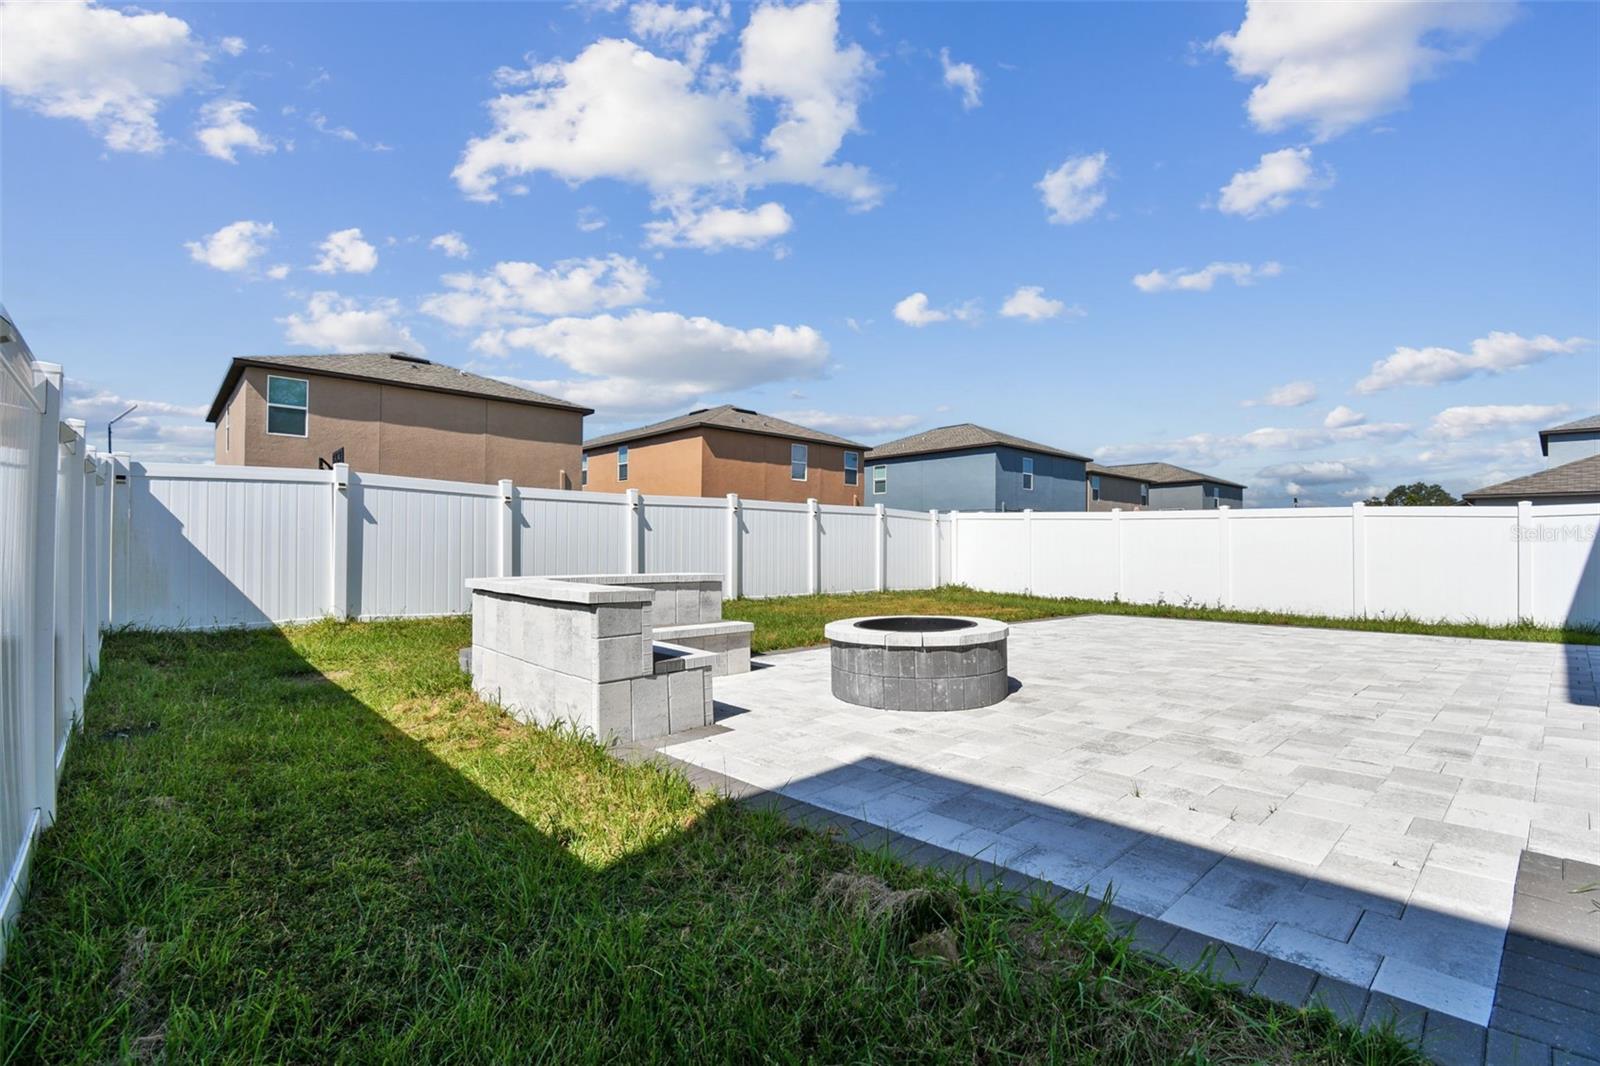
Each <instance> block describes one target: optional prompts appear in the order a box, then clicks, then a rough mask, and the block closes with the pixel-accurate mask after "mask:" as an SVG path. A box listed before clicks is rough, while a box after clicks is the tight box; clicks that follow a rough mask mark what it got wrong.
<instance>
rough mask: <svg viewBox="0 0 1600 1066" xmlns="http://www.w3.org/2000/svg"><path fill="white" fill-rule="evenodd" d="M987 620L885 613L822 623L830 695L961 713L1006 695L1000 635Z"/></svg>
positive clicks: (1003, 631)
mask: <svg viewBox="0 0 1600 1066" xmlns="http://www.w3.org/2000/svg"><path fill="white" fill-rule="evenodd" d="M1010 631H1011V627H1010V626H1008V625H1006V624H1005V623H1004V622H996V621H994V620H993V619H989V618H961V617H954V616H940V615H890V616H883V617H876V618H846V619H844V620H842V621H839V622H830V623H829V624H828V626H827V628H826V629H825V630H824V632H825V633H826V634H827V637H828V643H829V644H831V645H832V646H833V694H834V696H835V697H837V698H839V699H841V700H844V701H845V702H846V703H854V704H858V705H860V706H862V707H877V708H882V709H885V710H892V711H964V710H970V709H971V708H974V707H987V706H989V705H990V704H991V703H999V702H1000V701H1001V700H1003V699H1005V698H1006V693H1007V691H1008V685H1009V683H1010V682H1009V679H1008V677H1007V676H1006V635H1007V634H1008V633H1009V632H1010Z"/></svg>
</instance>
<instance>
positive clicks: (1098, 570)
mask: <svg viewBox="0 0 1600 1066" xmlns="http://www.w3.org/2000/svg"><path fill="white" fill-rule="evenodd" d="M955 525H956V533H955V535H954V540H955V548H956V561H955V566H954V567H953V571H949V572H953V575H954V580H956V581H959V582H961V583H962V584H966V585H972V586H974V587H975V588H982V589H989V590H992V591H996V592H1031V593H1033V594H1034V595H1037V596H1058V597H1059V596H1080V597H1084V598H1088V599H1097V600H1109V599H1112V598H1116V599H1121V600H1125V601H1129V602H1132V603H1160V602H1165V603H1177V604H1184V603H1189V604H1195V605H1198V606H1221V607H1233V608H1239V609H1241V610H1265V611H1284V612H1291V613H1296V614H1320V615H1335V616H1361V615H1371V616H1376V617H1393V616H1409V617H1412V618H1418V619H1422V620H1425V621H1434V620H1441V619H1448V620H1455V621H1476V622H1485V623H1491V624H1498V623H1509V622H1516V621H1518V620H1522V619H1531V620H1533V621H1535V622H1538V623H1541V624H1544V625H1552V626H1595V625H1600V556H1597V551H1600V543H1597V541H1596V537H1595V531H1596V526H1597V525H1600V504H1563V505H1550V506H1538V507H1535V506H1532V505H1530V504H1528V503H1522V504H1519V505H1518V506H1516V507H1367V506H1366V505H1364V504H1360V503H1358V504H1355V505H1354V506H1352V507H1348V508H1345V507H1325V508H1324V507H1318V508H1301V509H1271V510H1268V509H1262V510H1241V511H1234V510H1229V509H1227V508H1221V509H1218V510H1211V511H1126V512H1123V511H1118V512H1111V513H1078V514H1045V513H1038V514H1034V513H1029V512H1023V513H1021V514H1017V513H1010V514H963V515H957V516H956V521H955Z"/></svg>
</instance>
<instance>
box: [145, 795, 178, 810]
mask: <svg viewBox="0 0 1600 1066" xmlns="http://www.w3.org/2000/svg"><path fill="white" fill-rule="evenodd" d="M144 801H145V802H146V803H148V804H150V806H152V807H154V808H155V809H156V810H158V811H175V810H177V809H178V799H177V797H176V796H146V797H145V798H144Z"/></svg>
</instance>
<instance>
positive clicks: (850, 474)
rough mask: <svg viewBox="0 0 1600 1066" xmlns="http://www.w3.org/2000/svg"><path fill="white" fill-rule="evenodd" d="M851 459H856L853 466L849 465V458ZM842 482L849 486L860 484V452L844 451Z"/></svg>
mask: <svg viewBox="0 0 1600 1066" xmlns="http://www.w3.org/2000/svg"><path fill="white" fill-rule="evenodd" d="M852 459H854V460H855V461H856V465H855V466H851V465H850V460H852ZM844 483H845V484H846V485H850V486H855V485H859V484H861V453H860V452H845V453H844Z"/></svg>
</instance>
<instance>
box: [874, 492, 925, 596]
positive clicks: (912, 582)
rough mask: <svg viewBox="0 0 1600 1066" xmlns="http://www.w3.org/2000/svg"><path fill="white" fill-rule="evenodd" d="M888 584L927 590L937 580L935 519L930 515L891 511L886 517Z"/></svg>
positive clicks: (886, 573)
mask: <svg viewBox="0 0 1600 1066" xmlns="http://www.w3.org/2000/svg"><path fill="white" fill-rule="evenodd" d="M883 524H884V536H885V537H886V538H887V543H886V546H885V551H884V567H885V573H884V579H885V585H886V587H888V588H891V589H925V588H928V587H929V586H930V585H932V584H933V583H934V581H933V536H934V530H933V528H932V526H933V522H932V520H931V519H930V518H929V517H928V516H927V514H925V513H924V514H918V513H916V512H915V511H890V512H888V514H886V515H885V516H884V519H883Z"/></svg>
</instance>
